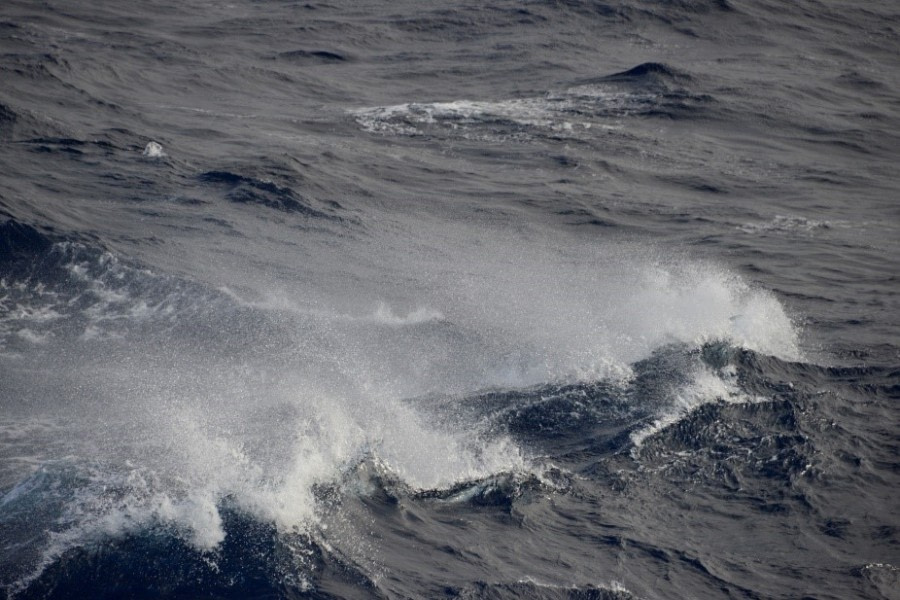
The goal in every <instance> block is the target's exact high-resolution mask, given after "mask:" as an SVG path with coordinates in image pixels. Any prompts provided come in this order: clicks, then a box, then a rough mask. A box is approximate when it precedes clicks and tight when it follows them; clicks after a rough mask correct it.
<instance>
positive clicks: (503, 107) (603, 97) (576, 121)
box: [351, 85, 656, 135]
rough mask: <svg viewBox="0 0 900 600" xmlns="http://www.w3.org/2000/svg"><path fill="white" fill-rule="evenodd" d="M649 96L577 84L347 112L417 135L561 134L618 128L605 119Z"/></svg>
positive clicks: (362, 121)
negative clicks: (538, 92)
mask: <svg viewBox="0 0 900 600" xmlns="http://www.w3.org/2000/svg"><path fill="white" fill-rule="evenodd" d="M655 98H656V96H655V95H654V94H649V93H627V92H622V91H618V90H615V89H614V88H612V87H604V86H601V85H583V86H577V87H573V88H569V89H567V90H565V91H562V92H553V93H548V94H546V95H544V96H539V97H526V98H512V99H506V100H496V101H488V100H453V101H449V102H410V103H404V104H396V105H391V106H376V107H371V108H360V109H355V110H353V111H351V114H352V115H353V116H354V117H355V119H356V121H357V123H359V125H360V126H361V127H362V128H363V129H365V130H367V131H370V132H373V133H385V134H394V135H418V134H422V133H424V131H425V130H426V129H428V128H429V127H435V126H436V127H441V128H446V129H450V130H458V129H463V130H466V131H471V130H472V129H473V128H474V127H477V126H478V125H483V124H496V123H498V122H505V123H510V124H515V125H519V126H522V127H525V128H541V129H549V130H551V131H558V132H566V131H573V130H574V129H590V128H591V127H592V126H599V127H609V128H618V127H620V125H618V124H617V123H615V122H609V121H610V120H613V121H614V120H615V119H618V118H620V117H623V116H626V115H627V114H629V112H632V111H634V110H639V109H641V108H646V106H648V105H649V104H650V103H652V102H653V101H654V100H655ZM604 121H606V122H604Z"/></svg>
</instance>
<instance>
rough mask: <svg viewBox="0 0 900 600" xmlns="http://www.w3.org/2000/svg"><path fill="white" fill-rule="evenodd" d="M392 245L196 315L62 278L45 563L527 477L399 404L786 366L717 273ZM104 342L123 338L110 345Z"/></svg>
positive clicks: (545, 243)
mask: <svg viewBox="0 0 900 600" xmlns="http://www.w3.org/2000/svg"><path fill="white" fill-rule="evenodd" d="M397 230H398V231H399V232H400V233H401V235H393V236H384V237H379V238H374V239H372V240H369V241H366V242H359V243H358V244H356V245H355V246H354V245H350V244H349V243H348V245H347V246H345V247H344V248H343V249H342V250H343V253H342V255H341V256H340V257H337V258H333V259H332V260H333V261H334V262H332V263H330V264H329V263H324V264H318V263H315V262H314V261H315V260H319V261H322V260H325V259H323V258H321V257H318V258H316V257H313V258H311V259H310V264H309V265H306V266H305V267H304V268H307V269H308V272H307V273H308V275H309V276H308V277H306V278H298V279H300V280H302V285H300V284H297V283H296V282H292V281H281V282H277V283H276V284H272V285H269V286H266V287H265V288H259V286H254V285H253V283H254V280H253V279H252V278H250V277H247V278H245V279H242V278H241V272H240V271H236V272H235V273H234V280H233V281H227V282H223V285H222V286H220V287H218V290H220V291H218V292H217V291H215V290H209V291H208V292H207V294H206V295H198V296H197V297H196V298H195V299H194V300H193V301H192V300H191V294H192V293H197V294H199V293H198V292H197V291H196V290H197V289H199V287H197V286H195V288H191V287H185V286H182V285H174V284H173V280H172V278H165V277H158V276H155V275H153V274H152V273H151V271H150V270H147V269H137V268H134V269H132V268H131V267H128V266H127V265H124V264H123V263H122V262H121V261H118V260H115V259H114V257H111V256H110V255H109V254H108V253H104V254H102V255H99V257H98V258H97V259H96V261H97V264H96V265H92V264H86V263H85V262H84V261H85V260H86V259H79V260H78V261H76V262H75V263H73V265H70V267H69V268H68V271H70V272H71V273H72V277H73V280H74V281H76V282H79V284H82V285H83V286H84V289H85V291H84V292H82V293H81V295H80V296H79V298H81V302H82V304H80V305H79V306H81V308H80V310H81V311H82V313H83V314H84V315H86V316H87V317H89V318H87V319H86V320H85V322H86V323H87V327H88V329H85V330H84V334H83V335H79V336H78V337H77V338H74V339H70V340H68V341H67V342H66V343H65V344H63V343H62V342H59V343H60V346H59V348H57V350H58V351H59V353H58V356H57V358H56V359H55V360H56V363H54V364H56V365H58V366H59V367H60V369H59V370H60V373H61V376H62V377H63V378H64V380H65V382H66V385H65V386H62V387H61V389H65V390H67V391H66V392H64V393H65V394H67V397H65V398H57V399H55V402H54V403H53V405H54V406H56V407H64V412H65V411H68V413H67V414H68V415H70V418H71V427H70V429H69V433H70V435H71V438H72V439H71V440H70V443H69V457H68V458H66V459H65V461H64V462H66V461H67V463H68V464H70V466H71V468H73V469H75V470H77V471H79V473H80V474H79V475H78V477H74V478H68V479H67V480H66V481H68V482H69V483H67V484H65V485H62V484H59V483H58V482H57V483H46V481H48V480H46V478H47V477H50V478H51V479H52V477H53V475H52V474H51V475H47V473H43V472H39V473H37V474H36V475H35V477H38V478H39V479H40V478H45V479H44V480H43V481H45V483H41V482H40V481H38V482H35V481H32V482H31V483H29V484H27V486H26V487H28V489H29V490H32V491H31V492H30V493H31V494H32V495H33V494H37V497H34V501H35V502H42V500H41V498H40V497H39V496H40V495H41V494H48V493H52V494H64V495H65V494H66V493H68V496H66V497H64V498H62V499H61V500H60V502H59V503H58V504H59V506H60V509H59V511H60V512H59V513H57V514H54V515H51V517H52V518H51V519H50V521H51V522H52V523H55V525H53V526H52V527H50V528H51V529H53V531H55V533H53V535H52V537H53V539H52V540H51V544H50V547H49V548H50V549H49V550H48V551H47V553H45V555H44V557H45V562H46V560H49V559H50V558H52V556H58V555H59V554H60V553H62V552H64V551H65V550H66V549H68V548H71V547H72V546H75V545H78V544H83V543H88V542H89V541H90V540H94V539H98V538H102V537H103V536H117V535H122V534H123V533H127V532H129V531H134V530H135V529H140V528H142V527H147V526H150V525H153V524H163V525H166V526H168V527H170V528H171V529H172V530H174V531H177V532H179V534H180V535H181V536H182V537H183V538H184V539H185V541H187V542H188V543H190V544H192V545H193V546H194V547H196V548H197V549H198V550H202V551H213V550H215V548H216V547H217V546H218V545H219V544H221V542H222V541H223V539H224V538H225V536H226V531H225V529H224V526H223V521H222V516H221V513H220V511H221V510H222V507H223V505H226V504H227V505H228V506H232V507H236V508H238V509H240V510H242V511H245V512H247V513H249V514H251V515H254V516H255V517H257V518H259V519H262V520H265V521H267V522H271V523H274V524H275V526H276V527H277V528H278V530H279V531H282V532H292V531H308V530H310V529H311V528H312V529H314V528H315V527H316V526H317V523H318V522H319V517H320V510H321V506H320V502H319V500H317V497H316V490H317V489H321V488H322V487H323V486H324V487H328V486H340V485H341V481H342V478H343V477H344V476H345V475H346V474H347V473H350V472H351V471H352V470H353V468H354V467H355V466H356V465H358V464H359V463H360V462H361V461H366V460H375V461H377V462H378V463H379V464H380V465H383V466H384V468H386V469H388V470H389V471H391V472H392V473H393V474H394V475H395V476H396V477H397V478H399V479H400V480H401V481H403V482H404V483H405V484H406V485H408V486H410V487H411V488H413V489H421V490H426V489H447V488H450V487H451V486H454V485H456V484H458V483H460V482H466V481H476V480H479V479H484V478H487V477H491V476H493V475H497V474H500V473H510V472H512V473H517V472H524V471H529V470H532V469H533V468H534V466H533V465H532V464H531V461H530V460H529V458H528V457H527V455H526V453H525V452H523V450H522V449H520V448H519V447H517V445H516V444H515V443H514V442H513V441H511V440H510V439H509V438H508V437H506V436H504V435H497V434H496V433H491V432H490V431H489V428H488V426H487V424H486V425H485V428H484V430H480V429H479V428H478V427H474V428H473V427H471V426H469V425H466V426H460V427H454V426H453V425H452V421H451V422H450V425H447V424H446V423H444V424H442V425H440V426H437V425H433V424H431V423H429V422H427V421H426V417H425V416H424V415H423V414H420V413H419V412H418V411H417V410H416V403H415V402H411V401H410V399H414V398H422V397H427V396H429V395H435V394H439V395H444V396H448V395H449V396H453V395H456V394H469V393H473V392H476V391H479V390H483V389H486V388H492V387H493V388H495V387H502V388H516V387H526V386H530V385H534V384H541V383H548V382H570V381H579V380H582V381H583V380H596V379H607V378H612V379H617V380H622V379H627V378H629V377H630V376H631V365H632V364H633V363H634V362H635V361H638V360H641V359H644V358H647V357H648V356H650V354H651V353H652V352H654V351H655V350H657V349H659V348H661V347H663V346H666V345H669V344H673V343H675V344H688V345H691V346H697V345H699V344H702V343H704V342H706V341H713V340H725V341H728V342H731V343H733V344H735V345H738V346H743V347H746V348H749V349H753V350H758V351H760V352H764V353H768V354H774V355H777V356H781V357H784V358H789V359H793V358H797V357H798V356H799V351H798V349H797V339H796V333H795V330H794V328H793V326H792V324H791V321H790V319H789V318H788V316H787V315H786V314H785V312H784V310H783V309H782V307H781V305H780V304H779V303H778V301H777V300H776V299H775V297H774V296H773V295H772V294H770V293H768V292H766V291H764V290H759V289H755V288H753V287H751V286H749V285H747V284H746V283H745V282H743V281H742V280H741V279H740V278H739V277H736V276H734V275H733V274H730V273H728V272H727V271H726V270H723V269H721V268H719V267H716V266H714V265H710V264H700V263H696V262H692V261H690V260H686V259H678V258H668V259H666V260H662V259H660V257H659V256H657V255H656V254H655V253H654V252H653V250H652V249H647V248H640V247H636V246H634V245H615V244H608V243H598V242H585V241H583V240H575V239H571V240H569V241H567V242H566V243H561V242H560V238H559V237H558V236H557V237H554V238H553V239H554V241H553V242H552V243H551V242H550V238H548V237H545V235H544V234H541V233H539V232H536V231H529V230H515V231H511V230H508V229H487V228H484V227H482V228H478V229H474V228H472V227H471V226H470V225H468V224H466V223H447V222H438V223H429V222H428V221H426V220H424V219H420V220H418V221H417V222H416V223H415V224H404V223H399V224H397ZM317 270H318V272H325V273H341V274H342V275H344V277H345V278H346V279H347V280H348V281H349V283H345V282H341V281H338V283H336V284H335V283H334V282H333V280H334V279H337V278H334V277H332V278H331V279H329V278H325V277H321V278H319V279H316V278H315V277H314V276H313V275H311V274H314V273H316V272H317ZM110 273H115V276H111V275H110ZM116 282H123V283H121V284H118V283H116ZM166 286H174V287H173V288H172V290H168V288H166ZM159 287H162V288H166V289H156V288H159ZM148 289H150V290H153V294H152V296H153V301H152V302H151V301H149V300H148V298H147V294H148ZM191 289H194V290H195V291H193V292H192V291H191ZM236 290H243V291H236ZM250 290H255V291H250ZM223 291H224V292H225V293H222V292H223ZM51 296H52V295H50V296H48V298H49V297H51ZM88 296H90V297H91V298H94V300H93V301H91V302H88V301H87V300H85V298H86V297H88ZM53 302H54V301H53V300H52V298H51V299H50V300H48V303H49V304H47V305H46V306H44V307H43V309H42V311H43V312H42V313H41V314H48V315H49V314H53V315H54V318H53V319H50V320H45V323H44V324H45V326H46V327H49V329H44V330H41V331H42V333H41V335H46V334H49V333H53V331H54V330H53V327H56V324H57V323H58V322H60V321H64V320H65V319H66V318H68V317H66V316H64V315H66V314H67V312H66V309H67V307H69V306H71V302H70V301H69V300H67V299H66V298H65V297H62V298H61V299H60V300H59V301H58V303H57V304H58V305H57V304H54V303H53ZM61 315H62V316H61ZM0 316H2V319H0V321H3V320H5V319H8V320H10V323H11V322H12V320H15V324H16V325H17V326H22V324H23V323H24V322H26V321H29V320H30V319H29V317H28V315H26V314H24V313H21V311H20V312H18V313H15V314H13V313H8V314H6V315H0ZM129 324H131V327H134V331H129V327H130V326H129ZM113 326H114V330H113V329H111V330H110V331H115V333H116V334H117V335H118V336H120V337H111V336H108V335H104V334H103V330H104V328H109V327H113ZM157 326H158V327H159V328H161V330H162V333H161V335H159V336H156V337H154V335H153V332H154V331H155V327H157ZM138 327H139V328H138ZM88 331H92V332H93V333H92V334H91V335H88V334H87V332H88ZM47 345H49V344H44V346H47ZM704 397H705V396H704ZM685 402H686V403H687V404H688V405H690V406H693V404H695V403H694V402H693V401H692V400H690V399H687V400H685ZM690 406H688V408H686V409H685V410H688V409H689V408H690ZM673 411H674V412H673V413H672V416H671V418H677V415H678V414H682V413H681V412H679V411H678V410H674V409H673ZM682 412H683V411H682ZM667 419H669V417H668V416H666V415H663V416H661V417H660V422H659V423H658V424H657V427H661V426H664V425H665V423H667V422H668V421H667ZM649 433H652V431H648V433H647V435H649ZM641 435H643V434H638V437H640V436H641ZM640 441H641V439H635V442H636V443H640ZM66 485H69V486H71V489H69V490H68V492H66ZM22 491H23V490H22V489H19V490H18V491H16V492H15V497H10V499H9V502H13V501H14V500H15V501H17V502H18V501H19V500H21V497H22ZM11 493H13V492H11ZM26 495H27V494H26ZM4 502H6V500H4ZM60 523H62V524H63V525H62V526H61V527H60ZM54 528H55V529H54Z"/></svg>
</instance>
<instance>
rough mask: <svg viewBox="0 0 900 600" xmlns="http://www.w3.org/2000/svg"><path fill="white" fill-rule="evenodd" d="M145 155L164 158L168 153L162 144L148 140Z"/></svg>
mask: <svg viewBox="0 0 900 600" xmlns="http://www.w3.org/2000/svg"><path fill="white" fill-rule="evenodd" d="M143 155H144V156H146V157H148V158H162V157H163V156H165V155H166V153H165V152H163V147H162V145H160V144H158V143H156V142H147V145H146V146H145V147H144V152H143Z"/></svg>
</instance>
